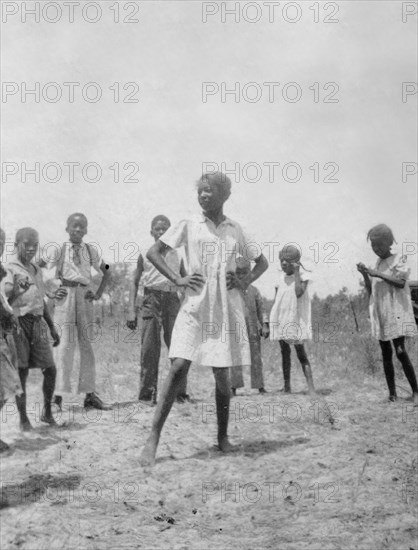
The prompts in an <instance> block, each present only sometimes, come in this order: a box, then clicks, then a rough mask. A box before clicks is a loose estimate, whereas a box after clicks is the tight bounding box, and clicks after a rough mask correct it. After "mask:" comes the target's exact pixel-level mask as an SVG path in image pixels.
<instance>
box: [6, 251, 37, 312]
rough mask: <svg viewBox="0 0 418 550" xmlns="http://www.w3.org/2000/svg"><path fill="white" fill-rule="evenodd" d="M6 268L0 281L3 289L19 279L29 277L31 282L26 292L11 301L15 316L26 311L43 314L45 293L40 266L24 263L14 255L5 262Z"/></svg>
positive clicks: (13, 284) (14, 283)
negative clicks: (5, 272)
mask: <svg viewBox="0 0 418 550" xmlns="http://www.w3.org/2000/svg"><path fill="white" fill-rule="evenodd" d="M6 270H7V275H6V277H5V278H4V279H3V280H2V282H1V284H2V288H3V289H6V288H7V286H8V285H12V286H15V285H16V284H17V282H18V281H19V280H21V279H23V280H26V279H28V278H29V280H30V282H31V283H33V284H31V286H30V287H29V289H28V290H27V291H26V292H24V293H23V294H21V295H20V296H19V297H18V298H17V299H16V300H15V301H14V302H13V304H12V307H13V313H14V314H15V316H16V317H22V316H23V315H27V314H28V313H30V314H31V315H43V312H44V297H45V295H46V293H45V286H44V283H43V280H42V271H41V268H40V267H38V266H36V265H35V264H33V263H32V262H31V263H30V264H28V265H24V264H22V262H20V260H19V259H18V258H17V256H16V257H15V258H13V259H12V260H11V261H10V262H8V263H7V264H6ZM6 294H7V293H6Z"/></svg>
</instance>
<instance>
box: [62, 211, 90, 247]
mask: <svg viewBox="0 0 418 550" xmlns="http://www.w3.org/2000/svg"><path fill="white" fill-rule="evenodd" d="M66 231H67V233H68V235H69V237H70V241H71V242H72V243H76V244H78V243H81V241H82V240H83V237H84V235H86V233H87V223H86V220H85V219H84V218H80V217H78V216H76V217H75V218H72V219H71V221H70V223H69V224H68V225H67V229H66Z"/></svg>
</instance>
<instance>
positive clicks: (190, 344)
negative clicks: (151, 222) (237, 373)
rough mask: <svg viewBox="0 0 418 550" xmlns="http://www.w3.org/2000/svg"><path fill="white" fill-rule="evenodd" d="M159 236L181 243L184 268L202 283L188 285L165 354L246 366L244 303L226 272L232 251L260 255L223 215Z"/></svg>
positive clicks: (173, 244)
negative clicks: (218, 220) (220, 218)
mask: <svg viewBox="0 0 418 550" xmlns="http://www.w3.org/2000/svg"><path fill="white" fill-rule="evenodd" d="M160 240H161V241H162V242H163V243H164V244H166V245H167V246H169V247H171V248H180V247H184V255H185V264H186V271H187V272H188V274H189V275H192V274H193V273H199V274H201V275H202V276H203V278H204V280H205V282H204V285H203V286H202V287H201V288H200V289H199V290H197V291H194V290H192V289H190V288H187V289H186V291H185V297H184V301H183V302H182V304H181V307H180V311H179V314H178V316H177V319H176V323H175V325H174V330H173V335H172V338H171V346H170V352H169V355H170V357H171V358H174V357H179V358H182V359H188V360H190V361H195V362H196V363H198V364H201V365H205V366H211V367H231V366H235V365H250V364H251V360H250V349H249V344H248V333H247V328H246V321H245V305H244V300H243V297H242V294H241V292H240V291H238V290H237V289H232V290H227V288H226V273H227V271H235V269H236V258H237V256H243V257H244V258H246V259H248V260H249V261H251V260H255V259H256V258H258V257H259V256H260V254H261V251H260V249H259V247H257V246H256V245H255V243H254V242H253V241H251V239H250V238H249V237H248V235H247V234H246V233H245V232H244V230H243V229H242V227H241V226H240V225H239V224H238V223H237V222H234V221H233V220H231V219H230V218H225V219H224V221H222V222H221V223H220V224H219V225H218V226H216V225H215V224H214V223H213V222H212V221H211V220H209V219H208V218H206V217H205V216H204V215H202V216H199V217H196V218H193V219H191V220H183V221H181V222H179V223H178V224H177V225H174V226H172V227H170V229H169V230H168V231H167V232H166V233H164V235H163V236H162V237H161V238H160Z"/></svg>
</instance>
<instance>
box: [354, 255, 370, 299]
mask: <svg viewBox="0 0 418 550" xmlns="http://www.w3.org/2000/svg"><path fill="white" fill-rule="evenodd" d="M357 270H358V271H359V272H360V273H361V274H362V275H363V279H364V286H365V287H366V290H367V293H368V294H369V296H370V295H371V293H372V282H371V280H370V277H369V270H368V269H367V267H366V266H365V265H364V264H363V263H361V262H360V263H359V264H357Z"/></svg>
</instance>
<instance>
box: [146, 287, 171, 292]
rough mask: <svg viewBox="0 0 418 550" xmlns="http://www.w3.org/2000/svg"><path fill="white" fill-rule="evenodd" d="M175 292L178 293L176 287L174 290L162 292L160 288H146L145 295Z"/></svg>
mask: <svg viewBox="0 0 418 550" xmlns="http://www.w3.org/2000/svg"><path fill="white" fill-rule="evenodd" d="M173 292H176V288H175V287H173V289H172V290H160V289H158V288H148V287H144V294H173Z"/></svg>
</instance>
